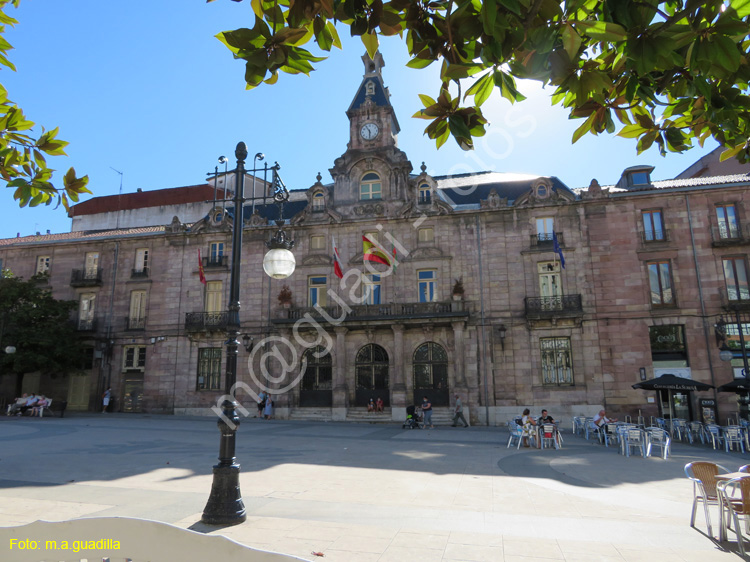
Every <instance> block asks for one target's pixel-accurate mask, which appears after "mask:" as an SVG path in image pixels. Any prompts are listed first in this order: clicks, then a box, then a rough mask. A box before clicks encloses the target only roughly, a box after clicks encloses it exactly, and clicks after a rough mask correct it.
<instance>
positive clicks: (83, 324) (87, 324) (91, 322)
mask: <svg viewBox="0 0 750 562" xmlns="http://www.w3.org/2000/svg"><path fill="white" fill-rule="evenodd" d="M75 326H76V330H78V331H79V332H95V331H96V318H80V317H79V318H78V319H77V320H76V321H75Z"/></svg>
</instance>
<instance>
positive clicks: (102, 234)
mask: <svg viewBox="0 0 750 562" xmlns="http://www.w3.org/2000/svg"><path fill="white" fill-rule="evenodd" d="M165 230H166V228H165V227H164V226H143V227H138V228H120V229H109V230H81V231H77V232H61V233H59V234H39V235H33V236H21V237H17V238H2V239H0V247H4V246H22V245H26V244H55V243H61V242H87V241H93V240H102V239H105V238H112V237H114V236H117V237H129V236H143V235H144V234H162V233H163V232H164V231H165Z"/></svg>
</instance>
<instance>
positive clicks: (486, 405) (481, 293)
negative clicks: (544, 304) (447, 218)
mask: <svg viewBox="0 0 750 562" xmlns="http://www.w3.org/2000/svg"><path fill="white" fill-rule="evenodd" d="M474 219H475V224H476V232H477V256H478V262H479V319H480V322H481V327H482V355H481V356H480V357H479V358H478V359H479V364H480V366H481V373H482V377H483V378H484V409H485V416H486V418H487V426H488V427H489V425H490V394H489V390H488V385H487V333H486V331H485V326H484V281H483V279H484V277H483V275H482V237H481V235H480V234H479V213H477V214H475V215H474ZM483 358H484V361H482V359H483Z"/></svg>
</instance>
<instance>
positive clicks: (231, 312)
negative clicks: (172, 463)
mask: <svg viewBox="0 0 750 562" xmlns="http://www.w3.org/2000/svg"><path fill="white" fill-rule="evenodd" d="M234 154H235V156H236V157H237V168H236V169H235V170H234V172H235V186H234V221H233V227H232V254H231V260H232V261H231V266H230V282H229V306H228V318H227V342H226V346H227V363H226V377H225V390H226V394H227V395H229V396H233V391H234V385H235V383H236V382H237V352H238V347H239V345H240V342H239V341H238V339H237V338H238V336H239V335H240V261H241V256H242V230H243V205H244V203H245V201H246V199H245V197H244V191H245V172H246V170H245V159H246V158H247V147H246V146H245V143H244V142H240V143H238V144H237V148H236V149H235V152H234ZM262 159H263V155H262V154H260V153H258V154H257V155H256V157H255V160H262ZM279 168H280V166H279V165H278V163H277V164H275V165H274V166H273V167H271V168H269V167H268V166H267V165H264V167H263V168H262V170H263V171H264V172H267V171H268V170H271V171H272V172H273V187H274V194H273V200H274V202H275V203H277V204H279V205H280V210H279V220H278V221H276V224H277V226H278V227H279V228H278V230H277V231H276V233H275V234H274V236H273V237H272V238H271V240H269V241H268V242H267V243H266V245H267V246H268V247H269V248H270V251H269V252H268V254H266V257H265V258H264V260H263V269H264V270H265V271H266V273H267V274H268V275H270V276H271V277H274V278H277V279H283V278H285V277H289V275H291V274H292V273H293V272H294V267H295V260H294V255H293V254H292V252H291V251H290V250H291V248H292V247H293V246H294V240H289V239H288V237H287V234H286V233H285V232H284V231H283V228H282V225H283V224H284V221H283V220H282V218H281V217H282V213H283V203H284V202H285V201H287V200H288V199H289V192H288V191H287V190H286V186H284V183H283V182H282V181H281V178H279V175H278V170H279ZM259 171H261V170H258V169H256V168H255V166H253V170H252V173H253V191H255V174H256V172H259ZM264 179H265V178H264ZM224 185H225V195H226V179H225V184H224ZM256 199H258V200H262V201H264V202H265V200H266V199H267V197H266V195H265V192H264V195H263V196H262V197H258V198H256V197H255V193H253V197H252V202H253V207H255V200H256ZM272 252H274V254H272ZM269 255H271V256H272V257H271V258H269ZM267 262H268V264H267ZM243 344H244V347H245V349H246V350H247V351H248V352H250V351H251V350H252V347H253V343H252V338H251V337H250V336H248V335H245V336H243ZM221 408H222V416H221V417H219V420H218V421H217V425H218V426H219V431H220V432H221V441H220V444H219V464H217V465H214V468H213V475H214V476H213V483H212V485H211V494H210V496H209V498H208V502H207V503H206V507H205V508H204V510H203V516H202V518H201V521H202V522H203V523H205V524H208V525H237V524H238V523H242V522H243V521H245V520H246V519H247V515H246V513H245V504H244V503H243V502H242V495H241V492H240V465H239V463H237V458H236V457H235V437H236V433H237V428H238V427H239V425H240V418H239V416H238V415H237V411H236V408H237V403H236V402H235V401H234V400H229V399H228V400H225V401H224V402H223V403H222V405H221Z"/></svg>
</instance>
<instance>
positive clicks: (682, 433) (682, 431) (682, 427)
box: [672, 419, 690, 441]
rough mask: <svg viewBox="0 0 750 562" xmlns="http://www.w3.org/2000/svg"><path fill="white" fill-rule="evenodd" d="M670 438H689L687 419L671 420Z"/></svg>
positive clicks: (681, 439)
mask: <svg viewBox="0 0 750 562" xmlns="http://www.w3.org/2000/svg"><path fill="white" fill-rule="evenodd" d="M672 438H673V439H677V440H678V441H684V440H686V439H687V440H689V439H690V438H689V437H688V427H687V421H685V420H682V419H673V420H672Z"/></svg>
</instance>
